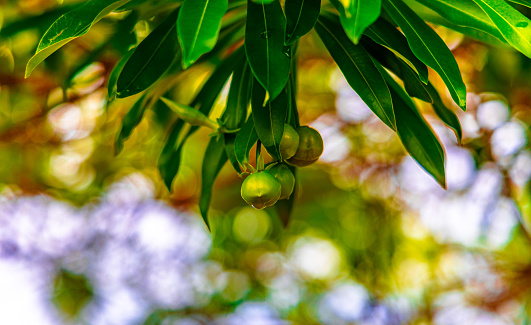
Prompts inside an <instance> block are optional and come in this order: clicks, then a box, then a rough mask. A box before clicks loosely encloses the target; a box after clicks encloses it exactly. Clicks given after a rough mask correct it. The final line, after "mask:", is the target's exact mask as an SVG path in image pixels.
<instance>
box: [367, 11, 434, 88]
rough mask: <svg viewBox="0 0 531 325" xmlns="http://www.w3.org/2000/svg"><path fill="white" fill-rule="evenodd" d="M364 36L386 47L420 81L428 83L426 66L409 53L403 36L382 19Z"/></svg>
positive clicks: (370, 27)
mask: <svg viewBox="0 0 531 325" xmlns="http://www.w3.org/2000/svg"><path fill="white" fill-rule="evenodd" d="M365 35H367V36H369V37H370V38H371V39H372V40H373V41H375V42H376V43H378V44H380V45H382V46H384V47H386V48H387V49H388V50H390V51H392V52H393V53H394V54H395V55H396V56H398V57H399V58H400V59H402V60H403V61H404V62H405V63H406V64H407V65H408V66H410V67H411V69H413V70H414V71H415V72H416V73H417V74H418V75H419V77H420V80H421V81H422V82H423V83H427V82H428V67H426V65H425V64H424V63H422V62H421V61H420V60H419V59H418V58H417V57H416V56H415V54H413V52H411V49H410V48H409V44H408V43H407V39H406V38H405V36H404V34H402V33H400V32H399V31H398V29H396V28H395V27H394V26H393V25H391V24H390V23H389V22H388V21H386V20H385V19H383V18H382V19H378V20H377V21H376V22H375V23H374V24H372V25H371V26H369V28H367V30H366V31H365Z"/></svg>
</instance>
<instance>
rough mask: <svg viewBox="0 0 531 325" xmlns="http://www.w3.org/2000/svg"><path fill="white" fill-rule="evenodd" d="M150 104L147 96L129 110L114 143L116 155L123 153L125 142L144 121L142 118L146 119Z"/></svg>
mask: <svg viewBox="0 0 531 325" xmlns="http://www.w3.org/2000/svg"><path fill="white" fill-rule="evenodd" d="M149 102H150V101H149V100H148V99H147V98H146V95H144V96H142V97H140V99H139V100H137V101H136V102H135V104H134V105H133V106H132V107H131V109H129V111H128V112H127V114H125V116H124V118H123V120H122V128H121V129H120V132H119V133H118V136H117V137H116V140H115V142H114V151H115V153H116V154H118V153H120V151H122V149H123V146H124V142H125V140H127V139H128V138H129V136H130V135H131V133H133V129H134V128H135V127H136V126H137V125H138V124H139V123H140V121H142V117H144V113H145V112H146V109H147V107H148V105H149Z"/></svg>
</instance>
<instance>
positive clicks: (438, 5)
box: [417, 0, 503, 38]
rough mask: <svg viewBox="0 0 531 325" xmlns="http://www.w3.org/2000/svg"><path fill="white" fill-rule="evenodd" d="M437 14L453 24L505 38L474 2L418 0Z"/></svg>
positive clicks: (466, 0) (462, 0) (465, 0)
mask: <svg viewBox="0 0 531 325" xmlns="http://www.w3.org/2000/svg"><path fill="white" fill-rule="evenodd" d="M417 1H418V2H420V3H421V4H423V5H425V6H426V7H428V8H430V9H432V10H433V11H435V12H437V13H438V14H439V15H441V16H442V17H444V18H445V19H446V20H448V21H449V22H451V23H454V24H456V25H459V26H464V27H472V28H475V29H477V30H480V31H484V32H486V33H488V34H490V35H493V36H495V37H498V38H503V37H502V35H501V34H500V32H499V31H498V29H497V28H496V25H494V23H492V21H491V20H490V18H489V16H487V15H486V14H485V13H484V12H483V10H481V8H480V7H479V6H478V5H477V4H475V3H474V1H472V0H461V1H454V0H417Z"/></svg>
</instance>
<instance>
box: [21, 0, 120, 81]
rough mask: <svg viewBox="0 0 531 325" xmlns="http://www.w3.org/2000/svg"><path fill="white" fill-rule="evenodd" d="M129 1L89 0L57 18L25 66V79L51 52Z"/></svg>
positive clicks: (83, 32)
mask: <svg viewBox="0 0 531 325" xmlns="http://www.w3.org/2000/svg"><path fill="white" fill-rule="evenodd" d="M128 1H130V0H120V1H111V0H89V1H86V2H85V3H83V4H82V5H81V6H79V7H76V8H75V9H74V10H72V11H69V12H67V13H65V14H64V15H62V16H61V17H59V18H58V19H57V20H56V21H55V22H54V23H53V24H52V25H51V26H50V28H48V30H47V31H46V33H44V35H43V36H42V38H41V40H40V42H39V45H38V46H37V51H36V52H35V55H33V56H32V57H31V59H30V60H29V61H28V64H27V65H26V74H25V77H26V78H27V77H29V76H30V75H31V72H32V71H33V70H34V69H35V67H36V66H37V65H39V64H40V63H41V62H42V61H44V60H45V59H46V58H47V57H48V56H50V55H51V54H52V53H53V52H55V51H57V50H58V49H59V48H61V47H62V46H63V45H65V44H66V43H68V42H70V41H71V40H73V39H75V38H77V37H79V36H82V35H85V34H86V33H87V32H88V31H89V29H90V28H91V27H92V25H94V24H95V23H97V22H98V21H99V20H100V19H102V18H103V17H105V16H106V15H107V14H109V13H111V12H112V11H113V10H115V9H116V8H118V7H120V6H121V5H123V4H125V3H127V2H128Z"/></svg>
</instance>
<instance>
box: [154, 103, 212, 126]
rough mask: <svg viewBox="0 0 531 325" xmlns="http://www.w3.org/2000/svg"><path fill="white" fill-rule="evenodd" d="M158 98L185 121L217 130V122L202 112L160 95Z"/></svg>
mask: <svg viewBox="0 0 531 325" xmlns="http://www.w3.org/2000/svg"><path fill="white" fill-rule="evenodd" d="M160 100H162V101H163V102H164V104H166V105H167V106H168V107H169V108H170V109H171V110H172V111H173V112H175V113H176V114H177V116H178V117H179V118H180V119H182V120H183V121H185V122H186V123H188V124H190V125H194V126H205V127H207V128H210V129H212V130H214V131H217V130H218V128H219V124H218V123H217V122H216V121H214V120H212V119H210V118H209V117H208V116H206V115H205V114H203V113H202V112H201V111H199V110H197V109H195V108H192V107H190V106H187V105H183V104H179V103H176V102H174V101H172V100H170V99H167V98H164V97H161V98H160Z"/></svg>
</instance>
